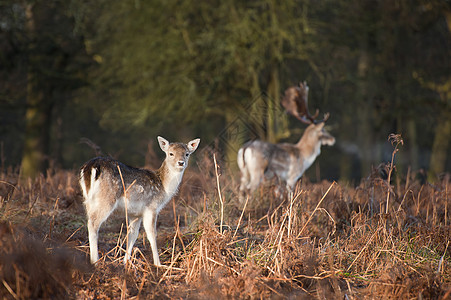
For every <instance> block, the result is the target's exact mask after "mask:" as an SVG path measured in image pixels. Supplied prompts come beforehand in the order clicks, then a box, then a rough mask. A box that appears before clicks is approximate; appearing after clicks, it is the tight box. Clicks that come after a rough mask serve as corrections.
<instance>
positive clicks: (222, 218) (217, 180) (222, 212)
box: [213, 154, 224, 234]
mask: <svg viewBox="0 0 451 300" xmlns="http://www.w3.org/2000/svg"><path fill="white" fill-rule="evenodd" d="M213 161H214V163H215V173H216V184H217V187H218V195H219V201H220V202H221V225H220V227H219V232H220V233H221V234H222V224H223V221H224V201H223V200H222V195H221V187H220V186H219V174H218V164H217V163H216V155H215V154H213Z"/></svg>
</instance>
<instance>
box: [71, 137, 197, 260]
mask: <svg viewBox="0 0 451 300" xmlns="http://www.w3.org/2000/svg"><path fill="white" fill-rule="evenodd" d="M157 139H158V143H159V146H160V148H161V150H163V152H165V154H166V158H165V159H164V161H163V163H162V164H161V167H160V168H159V169H158V170H156V171H152V170H148V169H141V168H135V167H130V166H128V165H125V164H123V163H121V162H119V161H117V160H115V159H113V158H110V157H96V158H93V159H91V160H89V161H88V162H86V163H85V164H84V165H83V166H82V167H81V169H80V180H79V182H80V186H81V189H82V192H83V197H84V205H85V208H86V214H87V219H88V222H87V226H88V238H89V249H90V259H91V263H92V264H95V263H96V262H97V261H98V260H99V256H98V249H97V247H98V234H99V229H100V226H101V225H102V223H103V222H105V221H106V220H107V219H108V217H109V216H110V215H111V213H112V212H113V211H115V210H116V209H120V210H121V211H123V212H125V213H126V220H128V221H129V222H128V238H127V248H126V249H127V250H126V253H125V256H124V263H125V264H127V262H128V261H129V260H130V257H131V253H132V248H133V245H134V243H135V241H136V239H137V237H138V234H139V229H140V226H141V223H143V224H144V229H145V232H146V235H147V238H148V240H149V242H150V246H151V248H152V256H153V262H154V265H156V266H161V263H160V258H159V255H158V249H157V241H156V235H157V228H156V221H157V216H158V214H159V212H160V211H161V210H162V209H163V207H164V206H165V205H166V204H167V203H168V202H169V201H170V200H171V199H172V197H173V196H174V195H175V194H176V193H177V191H178V189H179V186H180V183H181V181H182V178H183V173H184V171H185V169H186V167H187V166H188V160H189V157H190V155H191V154H192V153H193V152H194V151H195V150H196V149H197V147H198V146H199V143H200V139H198V138H197V139H194V140H192V141H190V142H188V143H187V144H183V143H170V142H168V141H167V140H166V139H165V138H163V137H161V136H158V137H157Z"/></svg>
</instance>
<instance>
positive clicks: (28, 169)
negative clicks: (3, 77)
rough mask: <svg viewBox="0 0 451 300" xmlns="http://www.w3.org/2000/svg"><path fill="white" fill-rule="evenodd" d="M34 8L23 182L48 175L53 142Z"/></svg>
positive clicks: (29, 14) (29, 18)
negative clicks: (40, 64) (49, 151)
mask: <svg viewBox="0 0 451 300" xmlns="http://www.w3.org/2000/svg"><path fill="white" fill-rule="evenodd" d="M34 5H39V4H29V5H28V6H27V7H26V17H27V23H26V27H27V31H28V36H29V37H30V38H31V42H30V46H29V47H30V48H29V55H28V71H27V72H28V75H27V108H26V112H25V140H24V150H23V155H22V163H21V174H22V178H27V177H31V178H34V177H36V176H37V175H38V174H39V173H40V172H44V171H45V169H46V168H47V163H48V150H49V138H50V124H51V110H52V104H51V103H52V100H51V99H52V97H51V95H50V93H49V88H48V86H49V84H48V82H46V80H45V79H43V78H42V77H43V76H42V74H40V73H39V68H38V67H36V65H38V66H39V62H40V53H39V51H37V47H39V42H38V40H37V39H35V37H36V35H37V34H38V33H37V29H36V28H37V26H36V25H37V24H35V15H34V10H35V8H34Z"/></svg>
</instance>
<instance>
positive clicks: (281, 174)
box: [237, 82, 335, 200]
mask: <svg viewBox="0 0 451 300" xmlns="http://www.w3.org/2000/svg"><path fill="white" fill-rule="evenodd" d="M307 100H308V86H307V84H306V83H305V82H304V83H300V84H299V87H291V88H288V89H287V90H286V91H285V97H284V98H283V99H282V105H283V106H284V107H285V109H286V110H287V111H288V112H289V113H290V114H292V115H293V116H295V117H296V118H298V119H299V120H300V121H302V122H303V123H306V124H309V126H308V127H307V129H306V130H305V132H304V134H303V135H302V137H301V139H300V140H299V142H298V143H297V144H287V143H283V144H271V143H267V142H263V141H259V140H255V141H250V142H248V143H246V144H245V145H244V146H243V147H241V148H240V149H239V150H238V158H237V161H238V166H239V168H240V171H241V185H240V198H241V200H243V195H244V194H246V193H248V192H253V191H255V189H257V187H258V186H259V185H260V183H261V181H262V179H263V178H268V179H269V178H272V177H274V176H276V177H277V178H278V179H279V180H282V181H284V182H286V185H287V188H288V190H289V191H290V192H291V191H293V189H294V187H295V185H296V182H297V181H298V179H299V178H300V177H301V176H302V174H304V172H305V170H307V169H308V168H309V167H310V166H311V165H312V164H313V162H314V161H315V159H316V157H317V156H318V155H319V154H320V153H321V145H330V146H332V145H333V144H334V143H335V138H334V137H333V136H332V135H331V134H330V133H328V132H327V131H326V130H324V124H325V121H326V120H327V119H328V117H329V114H326V115H325V117H324V120H322V121H316V120H315V119H316V117H317V116H318V111H317V112H316V114H315V115H314V116H312V115H311V114H310V113H309V112H308V107H307Z"/></svg>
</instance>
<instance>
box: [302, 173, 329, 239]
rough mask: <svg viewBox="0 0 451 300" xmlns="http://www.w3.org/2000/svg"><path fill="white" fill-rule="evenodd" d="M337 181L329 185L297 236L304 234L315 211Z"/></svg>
mask: <svg viewBox="0 0 451 300" xmlns="http://www.w3.org/2000/svg"><path fill="white" fill-rule="evenodd" d="M335 183H336V182H335V181H334V182H332V184H331V185H330V186H329V188H328V189H327V191H326V193H325V194H324V195H323V197H322V198H321V200H319V202H318V204H317V205H316V207H315V209H314V210H313V212H312V213H311V214H310V217H309V218H308V220H307V222H305V224H304V226H303V227H302V229H301V231H299V233H298V235H297V237H296V238H299V236H300V235H301V234H302V232H303V231H304V229H305V227H306V226H307V224H308V223H309V222H310V221H311V220H312V218H313V215H314V214H315V212H316V211H317V210H318V207H319V206H320V205H321V203H322V202H323V200H324V199H325V198H326V196H327V194H329V191H330V189H331V188H332V187H333V186H334V184H335Z"/></svg>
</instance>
